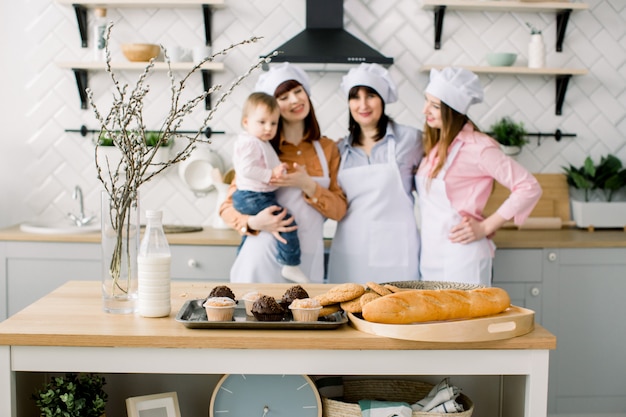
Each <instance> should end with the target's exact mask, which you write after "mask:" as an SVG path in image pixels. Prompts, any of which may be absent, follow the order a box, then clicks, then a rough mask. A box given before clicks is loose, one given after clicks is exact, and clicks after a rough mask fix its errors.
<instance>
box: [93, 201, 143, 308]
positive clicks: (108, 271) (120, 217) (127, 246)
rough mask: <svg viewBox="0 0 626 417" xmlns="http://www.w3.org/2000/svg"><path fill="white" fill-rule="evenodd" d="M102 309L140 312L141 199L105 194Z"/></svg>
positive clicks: (103, 210) (103, 202) (103, 208)
mask: <svg viewBox="0 0 626 417" xmlns="http://www.w3.org/2000/svg"><path fill="white" fill-rule="evenodd" d="M101 219H102V302H103V305H102V308H103V309H104V311H105V312H107V313H116V314H129V313H134V312H135V311H137V296H138V289H137V283H138V280H137V254H138V250H139V237H140V236H139V235H140V224H139V197H138V196H137V195H134V196H130V197H126V198H119V199H116V200H115V201H114V200H112V199H111V197H110V196H109V195H108V193H107V192H106V191H103V192H102V216H101Z"/></svg>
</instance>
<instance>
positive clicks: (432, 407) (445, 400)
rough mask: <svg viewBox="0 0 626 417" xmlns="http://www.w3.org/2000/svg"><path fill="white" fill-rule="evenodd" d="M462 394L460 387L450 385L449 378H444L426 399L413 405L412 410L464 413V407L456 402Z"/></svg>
mask: <svg viewBox="0 0 626 417" xmlns="http://www.w3.org/2000/svg"><path fill="white" fill-rule="evenodd" d="M460 393H461V390H460V389H459V388H458V387H455V386H454V385H450V380H449V378H444V379H443V380H442V381H441V382H439V383H438V384H437V385H435V386H434V387H433V389H431V390H430V392H429V393H428V395H426V397H424V398H422V399H421V400H419V401H418V402H416V403H415V404H411V409H412V410H413V411H433V412H439V413H458V412H460V411H463V406H462V405H461V404H458V403H457V402H456V401H454V400H455V399H456V397H458V396H459V394H460Z"/></svg>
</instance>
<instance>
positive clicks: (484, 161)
mask: <svg viewBox="0 0 626 417" xmlns="http://www.w3.org/2000/svg"><path fill="white" fill-rule="evenodd" d="M482 99H483V89H482V86H481V85H480V81H479V79H478V77H477V76H476V74H474V73H473V72H471V71H468V70H466V69H462V68H451V67H447V68H444V69H443V70H441V71H439V70H436V69H433V70H432V71H431V73H430V83H429V84H428V86H427V87H426V102H425V104H424V110H423V112H424V114H425V115H426V123H425V125H424V152H425V155H426V156H425V157H424V159H423V160H422V162H421V164H420V167H419V170H418V172H417V176H416V183H417V190H418V195H419V208H420V210H419V211H420V215H421V237H422V253H421V258H420V273H421V279H422V280H424V281H454V282H464V283H471V284H481V285H487V286H489V285H491V266H492V258H493V256H494V253H495V245H494V243H493V242H492V240H491V239H490V236H492V235H493V234H494V233H495V231H496V230H497V229H499V228H500V227H501V226H502V225H503V224H504V223H505V222H506V221H507V220H509V219H511V218H513V219H514V220H515V223H516V224H518V225H519V224H522V223H523V222H524V220H526V218H527V217H528V216H529V215H530V212H531V211H532V209H533V208H534V207H535V205H536V204H537V201H538V200H539V198H540V197H541V187H540V186H539V183H538V182H537V180H536V179H535V178H534V177H533V175H532V174H530V173H529V172H528V171H527V170H526V169H525V168H523V167H522V166H521V165H520V164H518V163H517V162H516V161H514V160H513V159H511V158H510V157H508V156H506V155H505V154H504V153H502V151H501V150H500V147H499V146H498V143H497V142H496V141H495V140H493V139H492V138H490V137H489V136H488V135H486V134H484V133H481V132H480V130H478V128H477V127H476V126H475V124H474V123H473V122H472V121H471V120H470V119H469V117H468V116H467V111H468V109H469V107H470V106H471V105H472V104H474V103H480V102H481V101H482ZM494 180H495V181H498V182H499V183H500V184H502V185H503V186H505V187H507V188H508V189H510V190H511V195H510V196H509V198H508V199H507V200H506V201H505V202H504V203H503V204H502V205H501V206H500V207H499V208H498V210H497V211H496V212H495V213H493V214H492V215H490V216H489V217H487V218H485V217H484V216H483V209H484V208H485V205H486V204H487V200H488V199H489V196H490V194H491V191H492V189H493V182H494Z"/></svg>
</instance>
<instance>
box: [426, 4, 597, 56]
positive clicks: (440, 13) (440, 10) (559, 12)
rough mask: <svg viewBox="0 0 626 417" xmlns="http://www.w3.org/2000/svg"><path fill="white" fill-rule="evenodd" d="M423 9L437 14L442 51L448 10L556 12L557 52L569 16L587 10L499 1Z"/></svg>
mask: <svg viewBox="0 0 626 417" xmlns="http://www.w3.org/2000/svg"><path fill="white" fill-rule="evenodd" d="M422 8H423V9H429V10H433V12H434V14H435V49H441V34H442V32H443V20H444V17H445V14H446V10H448V9H449V10H461V11H470V12H471V11H476V12H480V11H495V12H502V13H509V12H533V13H538V12H539V13H540V12H554V13H556V51H557V52H561V51H562V50H563V40H564V39H565V30H566V29H567V22H568V20H569V16H570V14H571V13H572V12H573V11H577V10H585V9H588V8H589V6H588V5H586V4H585V3H570V2H566V1H546V2H535V1H521V0H518V1H497V0H482V1H477V0H422Z"/></svg>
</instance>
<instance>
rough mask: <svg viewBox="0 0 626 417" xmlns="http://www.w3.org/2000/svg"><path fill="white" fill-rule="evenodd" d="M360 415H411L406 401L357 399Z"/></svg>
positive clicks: (372, 416)
mask: <svg viewBox="0 0 626 417" xmlns="http://www.w3.org/2000/svg"><path fill="white" fill-rule="evenodd" d="M359 407H361V416H362V417H411V414H412V413H413V411H412V410H411V406H409V404H408V403H403V402H397V401H377V400H359Z"/></svg>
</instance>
